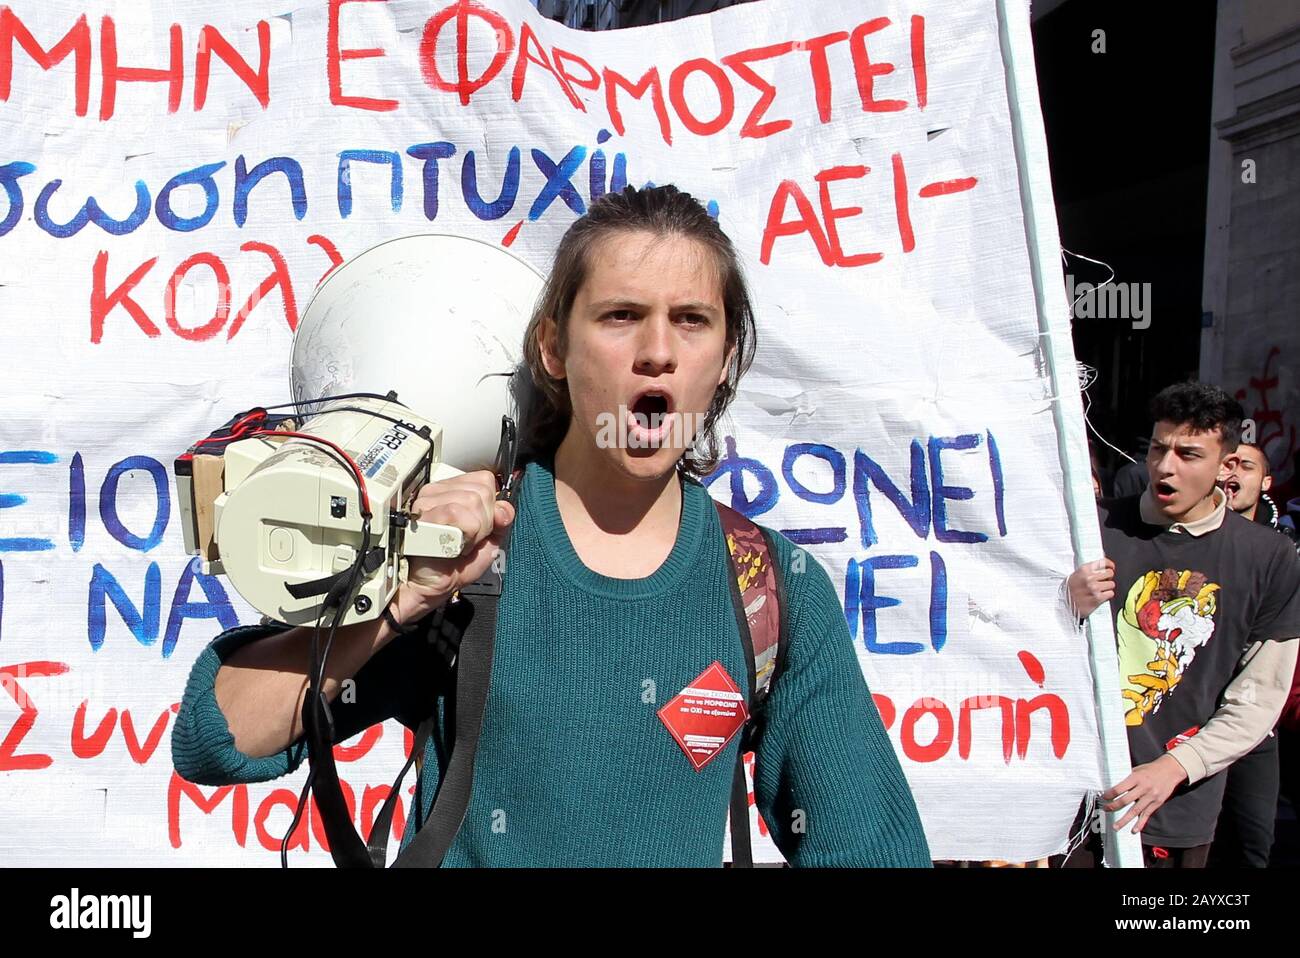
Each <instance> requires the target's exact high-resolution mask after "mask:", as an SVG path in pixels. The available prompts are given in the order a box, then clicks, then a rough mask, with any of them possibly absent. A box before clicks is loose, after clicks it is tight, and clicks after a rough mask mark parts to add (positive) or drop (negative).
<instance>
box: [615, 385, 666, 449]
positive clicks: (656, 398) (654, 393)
mask: <svg viewBox="0 0 1300 958" xmlns="http://www.w3.org/2000/svg"><path fill="white" fill-rule="evenodd" d="M674 411H675V409H674V404H673V394H672V393H671V392H670V391H669V390H668V387H666V386H650V387H648V388H647V389H644V390H642V391H641V392H639V393H637V394H636V396H634V397H633V399H632V402H631V403H629V404H628V407H627V436H628V445H629V446H631V447H633V448H641V449H658V448H660V447H661V446H663V445H665V442H664V440H665V439H666V438H667V437H668V436H669V434H670V431H671V427H672V422H673V419H674V416H673V412H674Z"/></svg>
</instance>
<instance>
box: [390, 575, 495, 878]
mask: <svg viewBox="0 0 1300 958" xmlns="http://www.w3.org/2000/svg"><path fill="white" fill-rule="evenodd" d="M500 601H501V596H500V594H497V595H481V596H476V597H475V599H474V603H473V606H471V610H472V611H471V616H472V619H471V622H472V623H473V626H474V627H473V628H472V629H471V628H470V627H469V625H468V624H467V627H466V631H465V633H464V634H463V635H462V637H461V642H460V649H459V651H458V652H457V655H456V701H455V713H456V714H455V720H454V722H455V724H454V730H455V731H454V735H455V739H454V742H453V745H452V749H451V759H450V760H449V761H448V763H447V769H446V771H445V772H444V773H443V775H442V777H441V780H440V781H439V783H438V791H437V794H436V796H435V797H434V802H433V809H432V811H430V813H429V821H428V822H427V823H425V825H424V827H423V828H421V829H420V830H419V831H418V832H417V833H416V835H415V838H414V839H412V840H411V844H410V845H408V846H407V847H406V849H405V850H404V851H403V852H402V853H401V854H400V855H398V856H397V860H396V861H394V862H393V867H394V868H437V867H438V866H440V865H441V864H442V860H443V858H445V857H446V855H447V850H448V849H449V848H451V843H452V841H453V840H454V839H455V837H456V834H457V832H459V831H460V827H461V825H462V824H463V823H464V821H465V813H466V811H468V809H469V800H470V795H471V793H472V791H473V788H474V757H475V754H476V753H477V751H478V742H479V736H480V734H481V733H482V731H483V714H484V712H485V711H486V710H487V700H488V689H489V687H490V686H491V684H492V653H493V647H494V646H495V644H496V631H497V606H498V605H499V604H500ZM457 604H458V605H470V600H469V599H467V598H464V597H462V598H461V599H460V601H459V602H458V603H457ZM429 724H430V727H432V723H429ZM426 738H427V736H426ZM414 754H415V753H412V758H411V759H410V761H414Z"/></svg>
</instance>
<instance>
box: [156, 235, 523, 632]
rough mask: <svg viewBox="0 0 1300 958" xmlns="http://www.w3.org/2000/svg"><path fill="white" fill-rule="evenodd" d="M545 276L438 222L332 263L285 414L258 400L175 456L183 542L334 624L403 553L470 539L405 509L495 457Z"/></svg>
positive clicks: (297, 355) (394, 578)
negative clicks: (332, 616) (434, 228)
mask: <svg viewBox="0 0 1300 958" xmlns="http://www.w3.org/2000/svg"><path fill="white" fill-rule="evenodd" d="M542 283H543V280H542V277H541V276H540V275H539V274H538V273H537V272H536V271H535V270H534V269H533V268H532V267H531V266H529V265H528V264H527V263H525V262H523V261H522V260H520V259H519V258H517V257H516V256H514V255H513V254H511V253H509V252H507V251H506V250H504V249H502V248H500V247H497V246H494V245H491V244H488V243H483V242H480V241H477V240H472V239H468V238H465V237H458V236H450V235H438V234H430V235H418V236H408V237H403V238H401V239H396V240H390V241H388V242H385V243H381V244H380V245H378V246H375V247H373V248H371V249H369V250H367V251H365V252H364V253H361V254H360V255H358V256H356V257H354V258H353V259H351V260H349V261H348V262H346V263H344V264H343V265H342V266H340V267H338V269H336V270H335V271H334V272H333V273H331V274H330V275H329V276H328V277H327V278H326V279H325V281H324V282H323V283H322V284H321V286H320V287H319V288H318V289H317V290H316V292H315V294H314V295H313V296H312V299H311V301H310V303H308V305H307V309H306V310H305V311H304V313H303V316H302V319H301V321H300V322H299V324H298V328H297V331H296V333H295V335H294V341H293V348H292V360H291V367H290V385H291V390H292V395H293V399H294V402H293V404H291V405H293V406H294V408H295V410H296V411H295V412H294V413H293V414H291V418H290V417H289V416H282V417H269V416H268V414H267V411H266V410H265V409H261V408H259V409H257V410H254V413H255V414H259V415H260V418H256V417H255V418H251V419H250V418H249V417H244V418H243V419H241V420H240V421H239V422H236V423H234V424H233V425H230V426H229V427H228V428H225V429H223V430H218V432H216V433H214V434H213V435H212V436H210V437H208V438H207V439H204V440H201V441H200V442H199V443H196V444H195V446H194V447H192V448H191V449H190V451H189V452H187V453H186V454H185V455H183V456H181V457H180V459H178V460H177V463H176V474H177V486H178V499H179V501H180V504H181V511H182V517H183V520H184V521H183V523H182V526H183V528H184V530H185V540H186V547H187V550H188V551H190V552H191V553H193V554H195V555H198V556H200V558H201V559H202V560H203V562H204V568H205V571H208V572H216V573H223V574H225V575H226V576H227V577H228V578H229V580H230V582H231V584H232V585H233V586H234V588H235V589H236V591H238V592H239V594H240V595H241V596H243V598H244V599H245V600H246V601H248V603H249V604H250V605H252V606H253V607H254V608H255V609H257V610H258V611H259V612H261V613H262V614H263V615H266V616H268V617H269V618H271V619H274V620H276V621H280V622H285V623H288V624H290V625H302V624H314V623H316V622H319V621H320V620H321V617H322V615H323V614H324V613H325V611H326V610H327V609H329V608H330V607H331V604H334V605H338V604H339V603H342V605H343V606H344V607H342V608H339V609H338V610H337V613H338V615H339V618H337V619H336V620H335V622H336V624H338V625H342V624H346V623H348V622H357V621H364V620H367V619H373V618H375V617H376V616H377V615H378V614H379V612H380V610H382V609H383V608H384V607H385V606H386V605H387V603H388V601H389V599H390V598H391V597H392V595H393V593H394V592H395V591H396V590H397V587H398V586H399V585H400V584H401V582H402V581H404V580H405V578H406V559H405V557H406V556H410V555H419V556H434V557H444V558H451V557H454V556H456V555H458V554H459V553H460V551H461V549H462V547H463V536H462V534H461V532H460V530H459V529H456V528H455V527H450V526H431V525H429V524H427V523H425V524H422V523H420V522H418V520H415V519H414V518H412V517H411V516H409V514H408V513H407V507H408V506H409V505H410V503H411V501H412V499H413V498H414V496H415V493H416V492H417V491H418V490H419V488H420V487H421V486H422V485H424V484H425V483H426V482H431V481H437V480H439V479H443V478H446V477H448V476H452V475H456V474H457V473H460V472H469V471H473V470H478V469H484V468H491V467H493V466H494V464H496V463H497V459H498V454H499V453H500V451H501V449H502V446H503V443H504V441H505V438H506V431H505V428H504V427H505V426H506V425H511V426H512V425H513V422H515V421H518V418H519V417H518V409H517V408H516V403H515V395H516V390H515V389H514V388H512V386H513V385H514V384H512V381H511V377H512V374H514V373H515V371H516V369H517V368H519V366H520V360H521V353H522V341H523V333H524V329H525V327H526V326H527V323H528V320H529V318H530V316H531V314H532V310H533V308H534V305H535V303H536V301H537V297H538V294H539V293H540V291H541V288H542ZM503 417H505V418H504V419H503ZM277 420H279V421H277ZM241 423H242V425H241ZM510 438H511V439H513V434H511V435H510ZM358 570H359V571H358ZM345 586H346V588H345Z"/></svg>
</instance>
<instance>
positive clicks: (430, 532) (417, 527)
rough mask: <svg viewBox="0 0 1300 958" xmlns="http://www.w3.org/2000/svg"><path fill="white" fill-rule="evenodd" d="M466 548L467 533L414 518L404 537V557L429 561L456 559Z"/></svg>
mask: <svg viewBox="0 0 1300 958" xmlns="http://www.w3.org/2000/svg"><path fill="white" fill-rule="evenodd" d="M464 548H465V533H464V532H462V531H461V530H460V529H458V528H456V527H455V526H440V525H437V524H436V523H432V522H421V521H420V520H419V519H415V518H412V519H410V520H409V521H408V523H407V526H406V533H405V535H404V536H403V537H402V555H405V556H424V557H425V558H429V559H455V558H457V557H458V556H459V555H460V553H461V550H462V549H464Z"/></svg>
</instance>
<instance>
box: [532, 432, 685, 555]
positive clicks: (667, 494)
mask: <svg viewBox="0 0 1300 958" xmlns="http://www.w3.org/2000/svg"><path fill="white" fill-rule="evenodd" d="M554 474H555V503H556V507H557V508H558V509H559V511H560V515H561V516H567V515H571V514H572V512H573V510H580V511H581V513H582V514H583V515H584V516H585V517H586V519H587V520H588V521H589V522H590V523H591V524H592V525H594V526H596V527H597V528H598V529H600V530H601V531H602V532H604V533H606V534H608V535H625V534H627V533H629V532H631V531H632V530H634V529H636V528H638V527H643V528H655V527H659V526H662V527H664V528H665V529H672V530H673V531H674V532H675V531H676V529H677V526H678V524H679V523H680V521H681V512H682V488H681V482H680V481H679V480H678V478H677V471H676V470H675V469H673V470H669V471H668V472H667V473H665V474H664V475H663V476H660V477H659V478H657V479H654V480H639V479H633V478H632V477H630V476H627V475H624V474H622V473H620V472H618V471H617V470H616V469H613V468H612V467H611V465H610V464H609V463H608V461H607V460H606V458H605V457H604V456H602V455H600V451H599V450H598V449H594V448H591V449H588V448H583V440H582V438H581V437H579V436H578V435H577V434H576V433H574V431H573V430H572V429H570V430H569V432H568V433H567V434H566V435H565V437H564V439H563V441H561V443H560V445H559V448H557V449H556V451H555V460H554Z"/></svg>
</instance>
